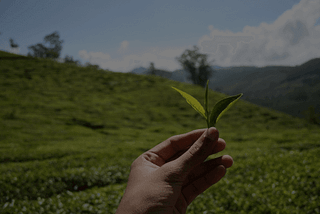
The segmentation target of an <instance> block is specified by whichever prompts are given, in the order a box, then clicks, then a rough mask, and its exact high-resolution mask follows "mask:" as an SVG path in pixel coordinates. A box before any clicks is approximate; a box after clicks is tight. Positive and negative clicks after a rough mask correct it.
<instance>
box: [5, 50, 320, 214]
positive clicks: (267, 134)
mask: <svg viewBox="0 0 320 214" xmlns="http://www.w3.org/2000/svg"><path fill="white" fill-rule="evenodd" d="M1 54H3V52H0V56H1ZM171 86H174V87H177V88H179V89H181V90H183V91H186V92H188V93H190V94H191V95H192V96H194V97H195V98H196V99H198V100H202V99H203V92H204V89H203V88H201V87H199V86H193V85H190V84H182V83H178V82H174V81H169V80H166V79H163V78H160V77H151V76H138V75H134V74H122V73H113V72H109V71H103V70H96V69H88V68H82V67H77V66H74V65H66V64H59V63H56V62H53V61H50V60H0V100H1V101H0V108H1V111H0V162H1V165H0V172H1V177H0V189H1V192H0V213H20V212H21V213H58V212H59V213H114V211H115V209H116V207H117V205H118V203H119V200H120V199H121V196H122V194H123V191H124V189H125V185H126V181H127V178H128V174H129V169H130V164H131V163H132V161H133V160H134V159H135V158H137V157H138V156H139V155H140V154H141V153H142V152H144V151H146V150H148V149H150V148H152V147H153V146H155V145H156V144H158V143H160V142H161V141H163V140H165V139H167V138H168V137H170V136H172V135H176V134H181V133H185V132H188V131H191V130H194V129H198V128H204V126H205V124H204V122H203V120H202V118H201V117H200V116H199V115H198V114H197V113H196V112H194V111H193V110H192V109H191V108H189V106H188V104H186V103H185V101H184V100H183V99H181V98H180V97H179V96H180V95H179V94H177V93H175V92H174V91H173V90H172V89H171ZM209 93H210V95H209V97H210V101H209V106H213V104H214V103H216V102H217V101H218V100H220V99H222V98H223V97H225V96H224V95H223V94H220V93H215V92H213V91H210V92H209ZM217 128H218V129H219V131H220V137H222V138H224V139H225V140H226V142H227V148H226V149H225V151H223V152H222V153H221V154H229V155H231V156H232V157H233V158H234V166H233V167H231V168H230V169H229V170H228V172H227V175H226V177H225V178H224V179H223V180H222V181H221V182H220V183H219V184H217V185H216V186H215V187H211V188H210V189H209V190H208V191H206V192H205V193H204V194H203V195H201V196H199V197H198V198H197V199H196V201H195V202H194V203H193V204H192V205H191V206H190V208H189V210H188V212H189V213H203V212H205V211H206V213H241V212H242V213H277V212H279V213H317V212H320V207H319V204H318V203H316V202H317V201H319V195H320V183H319V179H318V177H319V176H318V175H319V174H320V171H319V169H320V157H319V155H318V154H320V142H319V139H320V134H319V133H320V131H319V127H318V126H313V125H310V124H308V123H307V122H305V121H304V120H301V119H297V118H293V117H291V116H289V115H286V114H283V113H280V112H276V111H272V110H270V109H266V108H261V107H259V106H256V105H252V104H250V103H248V102H245V101H242V100H240V101H239V102H238V103H237V104H236V105H235V106H234V107H233V108H231V109H230V110H229V111H228V112H227V113H226V114H225V115H224V116H223V118H222V119H221V120H220V121H219V123H218V124H217ZM219 155H220V154H219ZM216 156H217V155H213V156H212V157H216ZM212 157H211V158H212Z"/></svg>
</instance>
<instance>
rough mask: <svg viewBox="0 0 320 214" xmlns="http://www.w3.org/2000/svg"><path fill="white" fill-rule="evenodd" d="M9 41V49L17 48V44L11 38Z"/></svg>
mask: <svg viewBox="0 0 320 214" xmlns="http://www.w3.org/2000/svg"><path fill="white" fill-rule="evenodd" d="M9 41H10V47H11V48H17V47H19V45H18V44H17V43H14V41H13V39H12V38H10V39H9Z"/></svg>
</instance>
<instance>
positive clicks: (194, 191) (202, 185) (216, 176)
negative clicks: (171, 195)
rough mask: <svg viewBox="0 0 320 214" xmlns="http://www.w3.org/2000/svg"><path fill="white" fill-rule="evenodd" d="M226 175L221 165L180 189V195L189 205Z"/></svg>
mask: <svg viewBox="0 0 320 214" xmlns="http://www.w3.org/2000/svg"><path fill="white" fill-rule="evenodd" d="M225 173H226V169H225V167H224V166H223V165H219V166H217V167H215V168H214V169H213V170H211V171H210V172H208V173H207V174H206V175H205V176H203V177H200V178H198V179H197V180H195V181H194V182H192V183H190V184H189V185H187V186H185V187H184V188H183V189H182V194H183V195H184V197H185V200H186V203H187V204H188V205H189V204H190V203H191V202H192V201H193V200H194V199H195V198H196V197H197V196H198V195H199V194H201V193H203V192H204V191H205V190H206V189H208V188H209V187H210V186H212V185H213V184H215V183H217V182H218V181H219V180H220V179H221V178H222V177H223V176H224V175H225Z"/></svg>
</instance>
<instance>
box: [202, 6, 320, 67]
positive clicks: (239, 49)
mask: <svg viewBox="0 0 320 214" xmlns="http://www.w3.org/2000/svg"><path fill="white" fill-rule="evenodd" d="M319 17H320V1H319V0H301V2H300V3H299V4H297V5H295V6H293V7H292V8H291V9H290V10H287V11H286V12H284V13H283V14H282V15H281V16H280V17H278V19H277V20H275V21H274V22H273V23H271V24H267V23H261V24H260V25H259V26H258V27H251V26H246V27H244V28H243V30H242V31H241V32H237V33H234V32H231V31H222V30H219V29H215V28H214V27H213V26H209V30H210V35H205V36H203V37H202V38H201V39H200V40H199V42H198V44H199V46H200V47H201V48H202V51H204V52H206V53H208V54H210V56H211V57H212V58H213V59H214V60H215V63H216V64H218V65H222V66H231V65H256V66H265V65H297V64H301V63H303V62H305V61H307V60H309V59H311V58H315V57H320V26H319V25H316V23H317V20H318V19H319Z"/></svg>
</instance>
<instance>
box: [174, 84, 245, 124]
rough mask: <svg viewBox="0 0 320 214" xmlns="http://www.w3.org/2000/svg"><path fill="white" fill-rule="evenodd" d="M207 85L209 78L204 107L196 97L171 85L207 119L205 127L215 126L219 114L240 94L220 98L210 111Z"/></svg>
mask: <svg viewBox="0 0 320 214" xmlns="http://www.w3.org/2000/svg"><path fill="white" fill-rule="evenodd" d="M208 85H209V80H208V81H207V85H206V89H205V95H204V108H203V107H202V105H201V104H200V103H199V102H198V100H197V99H195V98H194V97H192V96H191V95H190V94H187V93H186V92H183V91H181V90H179V89H177V88H175V87H172V88H173V89H174V90H176V91H178V92H179V93H180V94H181V96H183V97H184V98H185V99H186V101H187V103H189V104H190V105H191V106H192V108H193V109H194V110H196V111H197V112H198V113H199V114H200V115H201V116H202V117H203V118H204V119H205V120H206V121H207V127H208V128H209V127H214V126H216V123H217V122H218V120H219V119H220V118H221V116H222V115H223V114H224V113H225V112H226V111H227V110H228V109H229V108H230V107H231V106H233V105H234V104H235V102H236V101H238V100H239V99H240V97H241V96H242V94H238V95H235V96H230V97H227V98H225V99H222V100H220V101H219V102H217V103H216V104H215V106H214V107H213V109H212V111H211V113H209V111H208Z"/></svg>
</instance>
